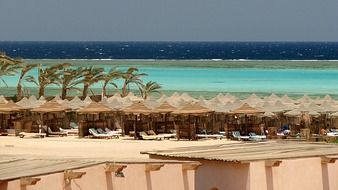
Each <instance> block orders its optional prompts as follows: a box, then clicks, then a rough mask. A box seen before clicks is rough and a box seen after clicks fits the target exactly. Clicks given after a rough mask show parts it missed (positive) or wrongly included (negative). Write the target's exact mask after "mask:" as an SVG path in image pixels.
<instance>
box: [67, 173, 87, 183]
mask: <svg viewBox="0 0 338 190" xmlns="http://www.w3.org/2000/svg"><path fill="white" fill-rule="evenodd" d="M85 174H86V172H73V171H71V170H65V172H64V180H65V184H70V182H71V181H72V180H73V179H79V178H81V177H82V176H83V175H85Z"/></svg>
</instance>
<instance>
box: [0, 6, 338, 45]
mask: <svg viewBox="0 0 338 190" xmlns="http://www.w3.org/2000/svg"><path fill="white" fill-rule="evenodd" d="M0 23H1V26H0V41H12V40H16V41H20V40H29V41H35V40H38V41H46V40H47V41H338V0H1V1H0Z"/></svg>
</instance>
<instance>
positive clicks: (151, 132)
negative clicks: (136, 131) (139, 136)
mask: <svg viewBox="0 0 338 190" xmlns="http://www.w3.org/2000/svg"><path fill="white" fill-rule="evenodd" d="M147 134H148V135H157V136H158V137H163V139H170V138H175V137H176V133H159V134H156V133H155V132H154V131H153V130H149V131H147Z"/></svg>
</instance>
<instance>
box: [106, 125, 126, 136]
mask: <svg viewBox="0 0 338 190" xmlns="http://www.w3.org/2000/svg"><path fill="white" fill-rule="evenodd" d="M104 130H105V132H106V133H107V134H111V135H113V136H116V137H119V136H122V130H118V131H112V130H110V129H108V128H107V127H106V128H105V129H104Z"/></svg>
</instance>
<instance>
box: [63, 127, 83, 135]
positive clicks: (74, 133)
mask: <svg viewBox="0 0 338 190" xmlns="http://www.w3.org/2000/svg"><path fill="white" fill-rule="evenodd" d="M59 130H60V132H62V133H67V135H77V134H79V130H78V129H62V128H61V127H60V128H59Z"/></svg>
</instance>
